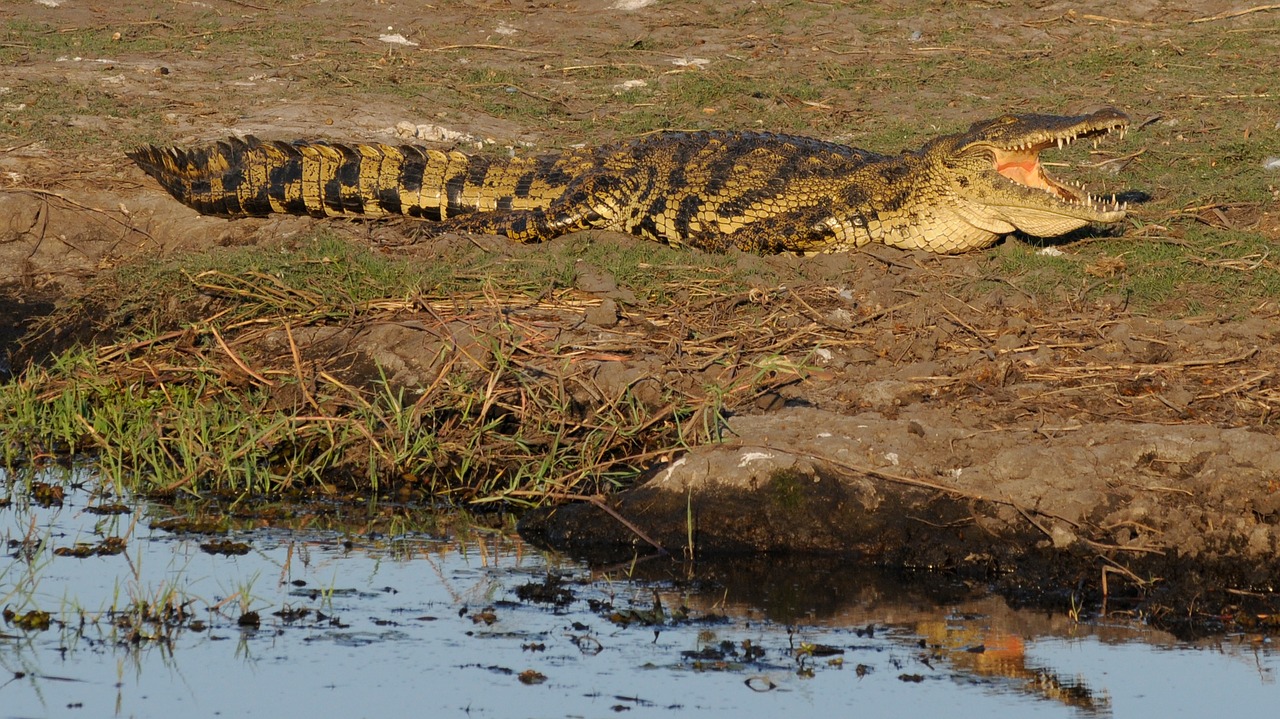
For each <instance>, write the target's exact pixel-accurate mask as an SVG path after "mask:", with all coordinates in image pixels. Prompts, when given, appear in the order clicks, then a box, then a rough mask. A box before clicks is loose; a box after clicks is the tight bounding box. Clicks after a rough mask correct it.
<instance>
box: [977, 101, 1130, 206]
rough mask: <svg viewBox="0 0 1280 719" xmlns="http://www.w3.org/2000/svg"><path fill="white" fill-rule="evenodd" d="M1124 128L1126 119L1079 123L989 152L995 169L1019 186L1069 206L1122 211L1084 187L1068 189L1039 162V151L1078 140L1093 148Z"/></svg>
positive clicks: (1122, 134)
mask: <svg viewBox="0 0 1280 719" xmlns="http://www.w3.org/2000/svg"><path fill="white" fill-rule="evenodd" d="M1127 126H1128V122H1127V121H1126V120H1125V119H1122V118H1109V121H1107V122H1101V123H1097V124H1093V123H1086V124H1082V125H1079V126H1077V127H1074V128H1072V129H1071V130H1070V131H1067V132H1065V133H1062V134H1056V135H1046V136H1044V137H1038V138H1032V139H1029V140H1027V141H1025V142H1023V143H1020V144H1015V145H1009V146H1005V147H1001V146H998V145H993V146H992V148H991V149H992V151H993V155H994V158H993V162H994V165H995V170H996V172H998V173H1000V174H1001V175H1002V176H1004V177H1006V178H1008V179H1010V180H1012V181H1013V182H1016V183H1017V184H1019V185H1022V186H1024V187H1033V188H1036V189H1038V190H1043V191H1044V192H1046V193H1048V194H1049V195H1051V196H1053V197H1054V198H1056V199H1058V200H1061V201H1062V202H1065V203H1067V204H1069V205H1076V206H1079V207H1082V208H1087V209H1090V210H1093V211H1095V212H1100V213H1107V212H1122V211H1123V210H1124V209H1125V208H1124V205H1123V204H1121V203H1119V202H1117V201H1116V199H1115V196H1112V197H1111V198H1110V199H1104V198H1102V197H1095V196H1094V195H1091V194H1089V193H1088V192H1086V191H1085V190H1084V188H1083V187H1071V186H1068V185H1065V184H1063V183H1061V182H1058V181H1057V180H1055V179H1053V178H1052V177H1050V176H1049V173H1048V172H1046V171H1045V169H1044V165H1042V164H1041V163H1040V152H1041V151H1042V150H1045V149H1048V148H1050V147H1058V148H1062V147H1066V146H1067V145H1070V144H1071V143H1073V142H1075V141H1076V140H1078V139H1081V138H1086V139H1092V140H1093V141H1094V146H1095V147H1096V146H1097V141H1098V138H1101V137H1103V136H1105V135H1108V134H1110V133H1112V132H1119V133H1120V136H1121V137H1122V138H1123V137H1124V131H1125V128H1126V127H1127Z"/></svg>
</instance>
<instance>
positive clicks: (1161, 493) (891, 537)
mask: <svg viewBox="0 0 1280 719" xmlns="http://www.w3.org/2000/svg"><path fill="white" fill-rule="evenodd" d="M728 430H729V431H728V433H727V435H728V436H731V437H732V438H733V439H732V441H729V442H726V443H724V444H720V445H712V446H704V447H698V448H694V449H693V450H691V451H689V452H687V453H685V454H684V455H682V456H681V457H679V458H677V459H675V460H673V461H671V462H670V463H668V464H665V465H664V466H662V467H660V468H658V469H657V470H655V472H654V473H653V476H652V478H651V479H650V480H649V481H648V482H646V483H644V484H642V485H640V486H638V487H636V488H635V489H633V490H631V491H629V492H625V493H622V494H620V495H618V496H615V497H613V498H612V499H611V500H610V510H611V511H604V510H602V509H601V508H600V507H599V506H597V505H592V504H584V505H578V506H569V507H561V508H558V509H556V510H554V511H549V512H540V513H534V514H532V515H530V516H528V517H527V518H526V519H525V521H524V524H523V529H522V531H524V532H525V533H526V535H527V536H529V537H530V538H533V539H535V540H536V541H539V542H542V543H544V544H549V545H551V546H554V547H557V548H561V549H567V550H571V551H575V552H584V553H598V552H600V551H602V550H615V551H616V550H625V551H636V550H645V549H648V550H653V549H656V548H659V547H660V548H661V549H663V550H665V551H669V552H673V553H677V552H681V553H685V554H691V555H694V556H706V555H707V554H711V553H736V552H806V553H808V552H821V553H832V552H834V553H844V554H849V555H851V556H856V557H859V558H861V560H862V561H864V562H867V563H873V564H877V565H881V566H888V567H897V568H919V567H930V568H945V569H949V570H956V571H961V572H978V573H992V574H994V575H1000V574H1005V573H1019V574H1022V575H1023V576H1035V575H1038V574H1044V573H1052V574H1059V573H1062V572H1071V571H1077V572H1082V573H1085V572H1087V573H1096V572H1097V571H1098V566H1099V564H1100V563H1105V564H1109V565H1114V566H1115V567H1118V568H1122V569H1118V570H1117V571H1118V572H1119V571H1123V572H1125V573H1127V574H1128V575H1131V576H1133V577H1135V578H1136V577H1141V576H1156V575H1154V574H1150V572H1155V571H1156V568H1157V567H1168V566H1171V565H1176V566H1178V568H1179V570H1178V571H1177V572H1176V573H1173V574H1163V575H1161V576H1162V579H1161V580H1160V582H1161V583H1162V589H1164V590H1167V591H1172V590H1174V589H1175V588H1178V589H1181V590H1191V589H1192V587H1190V586H1181V582H1183V581H1184V580H1186V581H1191V578H1198V577H1202V576H1205V575H1206V574H1212V575H1214V576H1222V574H1223V572H1224V571H1226V572H1227V575H1226V576H1227V577H1228V579H1231V580H1234V581H1238V582H1241V583H1256V582H1264V583H1265V582H1273V581H1274V580H1275V570H1276V567H1275V563H1274V557H1275V556H1276V553H1277V544H1276V535H1277V524H1280V516H1278V514H1280V513H1278V512H1277V510H1276V506H1277V505H1276V502H1275V501H1271V502H1267V501H1261V502H1259V501H1256V500H1251V499H1247V498H1248V497H1258V496H1263V497H1270V496H1274V493H1273V494H1271V495H1268V494H1267V493H1266V488H1267V487H1269V486H1272V485H1273V484H1274V481H1275V480H1274V478H1275V477H1277V476H1280V439H1277V438H1276V437H1275V436H1274V435H1272V434H1270V433H1265V432H1258V431H1254V430H1251V429H1247V428H1241V429H1228V430H1220V429H1217V428H1213V427H1203V426H1194V425H1182V426H1168V425H1158V424H1125V423H1098V424H1091V425H1082V426H1071V427H1064V428H1058V429H1056V430H1050V429H1049V428H1044V429H1042V430H1041V431H1030V430H1007V431H974V430H973V429H972V428H969V427H966V426H963V425H962V424H959V423H957V422H955V421H954V420H952V419H950V418H948V417H947V416H946V415H945V413H943V412H936V413H934V414H933V415H932V416H929V417H920V418H917V419H910V420H908V419H887V418H885V417H884V416H882V415H880V414H878V413H874V412H868V413H864V414H859V415H854V416H845V415H839V414H835V413H830V412H824V411H821V410H815V409H810V408H788V409H785V410H782V411H778V412H773V413H770V414H768V415H762V416H751V417H735V418H733V419H731V420H730V421H729V426H728ZM620 519H623V520H625V523H624V522H623V521H619V520H620ZM1227 567H1230V568H1236V569H1231V570H1230V571H1227V570H1225V569H1224V568H1227ZM1244 567H1248V568H1249V569H1239V568H1244ZM1237 569H1238V571H1237ZM1196 581H1198V579H1197V580H1196ZM1147 588H1150V587H1147Z"/></svg>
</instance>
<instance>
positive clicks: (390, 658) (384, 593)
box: [0, 477, 1280, 717]
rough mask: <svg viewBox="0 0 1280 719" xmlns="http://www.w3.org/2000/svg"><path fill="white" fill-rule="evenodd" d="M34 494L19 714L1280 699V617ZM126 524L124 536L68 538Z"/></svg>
mask: <svg viewBox="0 0 1280 719" xmlns="http://www.w3.org/2000/svg"><path fill="white" fill-rule="evenodd" d="M80 479H82V480H83V479H85V478H84V477H80ZM5 486H8V485H5ZM8 492H9V496H10V498H11V500H12V502H11V504H10V505H9V506H7V507H5V508H3V509H0V540H3V541H4V543H5V547H6V558H4V559H3V560H0V597H2V598H3V601H2V602H0V605H4V606H7V607H9V608H10V609H12V610H13V611H14V612H17V615H18V616H21V615H23V614H25V613H26V612H28V611H29V610H31V609H37V608H38V609H41V610H44V611H47V612H49V613H50V614H51V616H52V619H53V623H52V626H51V627H50V628H49V629H46V630H43V631H37V630H24V629H21V628H18V627H17V626H15V625H14V624H12V623H11V622H6V623H5V625H3V627H2V628H0V670H2V671H3V672H4V673H5V678H4V679H3V680H2V681H0V715H2V716H13V717H18V716H21V717H32V716H80V717H83V716H193V717H194V716H214V715H221V716H264V717H280V716H298V715H307V714H311V715H315V716H342V717H361V716H381V717H385V716H398V715H407V714H410V713H413V714H427V715H431V716H472V717H485V716H491V717H579V716H582V717H597V716H606V715H614V714H617V713H625V715H627V716H659V715H661V716H698V717H703V716H730V715H732V716H766V715H767V716H783V715H785V713H787V712H800V713H802V714H804V715H812V716H847V715H850V714H853V713H855V712H856V714H857V715H858V716H871V717H875V716H921V715H925V714H926V713H927V714H930V715H938V716H974V715H978V714H979V712H988V713H991V712H1005V713H1007V714H1009V715H1012V716H1019V717H1022V716H1103V717H1107V716H1117V717H1124V716H1166V717H1168V716H1207V715H1216V714H1219V713H1221V712H1222V711H1223V710H1224V709H1229V710H1230V711H1232V712H1233V713H1238V714H1240V715H1245V716H1250V715H1260V714H1262V713H1264V712H1270V711H1273V710H1274V708H1275V706H1276V703H1277V700H1280V689H1278V688H1277V686H1276V672H1277V669H1278V668H1280V658H1278V657H1277V652H1276V651H1275V646H1274V644H1273V643H1272V642H1271V641H1269V640H1268V639H1266V638H1263V637H1253V636H1224V637H1218V638H1216V639H1214V640H1211V641H1202V642H1198V643H1194V644H1189V643H1181V642H1177V641H1174V640H1173V639H1172V638H1171V637H1169V636H1167V635H1164V634H1162V633H1159V632H1155V631H1151V630H1147V629H1143V628H1141V627H1131V626H1116V625H1109V624H1102V623H1084V624H1080V623H1076V622H1073V621H1072V620H1071V619H1070V617H1067V616H1063V615H1055V614H1052V613H1046V612H1042V611H1041V612H1037V611H1015V610H1011V609H1009V608H1008V607H1007V606H1006V604H1005V603H1004V602H1003V601H1002V600H1000V599H999V598H994V597H982V596H980V595H978V594H977V593H976V592H975V591H974V590H973V588H971V587H965V586H963V585H958V584H951V585H945V584H944V585H942V586H938V585H937V584H936V583H934V584H930V585H925V584H922V583H921V582H919V581H918V580H911V581H905V582H904V581H903V580H902V578H894V577H886V576H883V575H875V574H868V573H860V572H857V571H856V570H854V569H852V568H850V567H846V566H842V565H840V564H834V565H833V564H830V563H824V562H818V561H808V560H797V559H790V560H789V559H775V560H765V559H760V558H756V559H745V560H741V561H738V562H734V563H719V564H707V563H699V564H698V565H696V567H693V568H691V567H690V566H688V565H679V564H675V563H670V562H667V561H666V560H662V561H642V562H639V563H636V564H634V565H626V566H619V567H613V568H608V569H600V568H595V569H591V568H588V567H587V566H585V565H583V564H580V563H577V562H574V561H571V560H567V559H565V558H562V557H558V556H554V555H548V554H544V553H542V552H540V551H537V550H535V549H533V548H531V547H530V546H528V545H526V544H524V543H523V542H521V541H520V539H519V538H518V537H515V536H514V535H513V534H512V533H511V532H510V531H509V530H491V529H484V528H480V527H470V528H460V527H458V526H456V525H455V526H446V525H444V524H441V527H442V528H441V529H438V530H434V531H414V532H409V531H398V532H395V533H391V532H387V533H373V534H369V533H367V532H364V531H357V530H352V529H347V530H346V531H339V530H334V529H301V530H299V529H295V530H282V529H271V528H257V529H242V530H239V531H235V532H232V533H230V534H229V535H228V536H227V538H229V539H233V540H235V541H238V542H243V543H246V544H248V545H249V547H250V551H249V553H248V554H245V555H243V556H223V555H212V554H209V553H207V552H205V551H203V550H202V549H201V548H200V544H201V543H205V542H208V541H209V537H208V536H207V535H184V534H170V533H168V532H165V531H162V530H159V529H152V528H150V525H151V524H152V523H153V522H154V521H156V520H157V519H159V518H162V517H165V516H169V515H172V514H176V512H173V511H172V510H169V509H166V508H163V507H152V506H148V505H145V504H136V505H134V506H132V507H131V510H132V511H131V512H130V513H128V514H122V515H115V516H99V515H94V514H90V513H88V512H87V511H86V510H85V507H86V506H87V505H89V504H101V502H100V501H91V499H90V497H89V496H88V495H87V493H85V492H77V491H69V492H68V493H67V495H66V497H65V499H64V503H63V505H62V506H61V507H56V506H53V507H45V508H42V507H39V506H35V505H33V504H31V503H29V502H28V501H27V499H26V496H27V495H26V489H25V487H24V485H23V484H21V483H15V484H14V485H13V486H12V487H10V488H9V490H8ZM2 496H5V495H4V494H0V497H2ZM351 513H354V514H359V513H360V510H351ZM295 524H296V523H295ZM357 524H359V525H360V526H362V527H367V526H372V525H371V524H370V523H368V522H362V523H357ZM105 537H121V538H123V539H124V540H125V545H124V546H125V550H124V552H123V553H121V554H118V555H115V556H91V557H87V558H76V557H71V556H59V555H56V554H55V553H54V552H55V550H56V549H57V548H60V547H62V548H66V547H72V546H74V545H75V544H76V543H77V542H84V543H90V544H95V545H96V544H98V543H100V542H101V541H102V540H103V539H104V538H105ZM548 576H553V577H563V581H562V582H561V581H555V580H553V581H548V579H547V578H548ZM522 588H523V589H522ZM537 589H541V590H543V594H544V595H547V596H543V597H533V598H530V597H529V592H530V591H533V590H537ZM522 594H524V595H525V598H524V599H522V598H521V595H522ZM557 597H558V598H559V599H561V603H560V604H559V605H557V604H556V603H554V602H551V601H535V600H536V599H555V598H557ZM655 597H657V598H658V599H659V601H660V602H661V609H660V610H656V611H655V609H654V602H655ZM171 598H172V599H173V601H172V602H168V603H169V604H171V605H173V606H185V608H186V609H187V611H188V612H189V614H190V616H188V617H186V618H185V619H182V620H181V621H179V622H175V623H174V624H173V625H171V626H169V627H168V628H164V627H162V626H160V625H156V624H154V623H146V622H143V623H137V622H135V623H134V625H133V626H135V627H138V628H139V632H133V630H131V629H130V627H129V625H128V622H126V621H124V620H122V619H121V617H125V618H128V617H132V618H134V619H136V618H137V617H138V615H137V613H136V612H129V611H123V612H121V611H119V610H125V609H127V608H128V607H129V606H130V605H133V606H134V607H137V606H140V605H141V604H149V605H164V604H166V600H168V599H171ZM112 610H117V611H116V613H114V614H113V611H112ZM281 610H292V611H293V612H294V614H295V616H282V615H280V614H277V613H279V612H281ZM302 610H306V611H305V613H303V612H302ZM245 611H256V612H258V615H259V618H260V623H259V624H258V625H257V626H256V627H254V626H247V627H242V626H240V624H239V622H240V619H241V616H242V615H243V614H244V613H245ZM761 650H762V654H761V653H760V652H761ZM526 672H536V674H525V673H526ZM526 682H527V683H526Z"/></svg>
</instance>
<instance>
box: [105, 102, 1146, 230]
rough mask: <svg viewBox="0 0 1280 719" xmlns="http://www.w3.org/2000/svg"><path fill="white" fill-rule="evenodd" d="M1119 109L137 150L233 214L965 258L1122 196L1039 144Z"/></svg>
mask: <svg viewBox="0 0 1280 719" xmlns="http://www.w3.org/2000/svg"><path fill="white" fill-rule="evenodd" d="M1128 124H1129V118H1128V117H1127V116H1126V115H1125V114H1124V113H1123V112H1121V111H1120V110H1117V109H1115V108H1103V109H1101V110H1098V111H1096V112H1093V113H1090V114H1086V115H1076V116H1060V115H1039V114H1020V115H1015V114H1008V115H1003V116H1001V117H997V118H995V119H993V120H986V121H983V122H977V123H974V124H973V125H972V126H971V127H970V128H969V129H968V130H966V131H965V132H960V133H956V134H951V135H943V136H940V137H936V138H934V139H932V140H930V141H928V142H926V143H925V144H924V145H923V146H922V147H921V148H920V149H918V150H908V151H904V152H902V153H900V154H897V155H882V154H878V153H875V152H870V151H868V150H862V149H858V148H855V147H850V146H847V145H842V144H837V143H833V142H824V141H821V140H817V139H812V138H807V137H799V136H791V135H780V134H773V133H768V132H738V131H698V132H680V131H663V132H658V133H653V134H650V135H645V136H642V137H639V138H637V139H632V140H627V141H622V142H618V143H614V144H607V145H601V146H598V147H588V148H580V149H569V150H565V151H563V152H559V153H551V154H542V155H530V156H512V157H500V156H493V155H485V154H475V155H467V154H464V153H462V152H459V151H456V150H455V151H443V150H438V149H434V148H429V147H423V146H417V145H390V144H348V143H339V142H327V141H321V140H317V141H294V142H284V141H273V140H259V139H257V138H254V137H252V136H249V137H245V138H236V137H231V138H228V139H226V140H222V141H219V142H217V143H215V144H211V145H206V146H203V147H197V148H194V149H182V148H177V147H167V148H161V147H156V146H153V145H152V146H145V147H140V148H138V149H136V150H134V151H132V152H129V153H128V155H129V157H130V158H132V159H133V160H134V161H135V162H136V163H137V164H138V165H139V166H140V167H141V168H142V169H143V170H144V171H146V172H147V173H148V174H149V175H151V176H152V177H154V178H155V179H156V180H157V181H159V183H160V184H161V185H162V186H163V187H164V188H165V189H166V190H168V192H169V193H170V194H172V195H173V196H174V197H175V198H177V199H178V200H179V201H181V202H183V203H184V204H187V205H189V206H191V207H193V208H195V209H196V210H197V211H199V212H201V213H204V214H209V215H221V216H227V217H247V216H262V215H266V214H269V213H291V214H301V215H312V216H317V217H334V216H382V215H397V214H401V215H408V216H412V217H417V218H423V219H426V220H433V221H435V222H436V223H437V224H435V225H432V226H430V229H428V230H427V231H426V234H439V233H441V232H446V231H451V232H468V233H478V234H495V235H505V236H507V237H509V238H511V239H513V240H516V241H519V242H529V243H532V242H542V241H545V240H549V239H551V238H554V237H557V236H559V235H562V234H565V233H568V232H573V231H577V230H585V229H591V228H596V229H612V230H620V231H622V232H627V233H631V234H634V235H638V236H641V237H645V238H649V239H653V240H657V241H660V242H665V243H668V244H670V245H673V246H688V247H695V248H699V249H702V250H707V251H712V252H722V251H725V250H728V249H730V248H733V247H737V248H739V249H741V250H745V251H750V252H758V253H761V254H772V253H781V252H793V253H798V254H814V253H823V252H841V251H847V250H852V249H855V248H859V247H863V246H865V245H867V244H869V243H873V242H881V243H884V244H886V245H892V246H895V247H900V248H904V249H921V250H928V251H931V252H938V253H946V254H954V253H960V252H966V251H970V250H977V249H982V248H985V247H988V246H990V245H991V244H993V243H994V242H995V241H996V240H997V239H998V238H1000V237H1001V236H1003V235H1005V234H1008V233H1011V232H1013V231H1014V230H1020V231H1022V232H1024V233H1026V234H1029V235H1037V236H1043V237H1051V236H1056V235H1062V234H1065V233H1067V232H1071V231H1073V230H1076V229H1079V228H1081V227H1084V226H1086V225H1088V224H1090V223H1114V222H1119V221H1120V220H1122V219H1123V218H1124V216H1125V211H1126V209H1127V208H1126V207H1125V206H1124V205H1123V204H1121V203H1118V202H1116V200H1115V197H1114V196H1113V197H1111V198H1110V199H1109V200H1104V199H1102V198H1098V197H1094V196H1093V195H1090V194H1088V193H1087V192H1085V191H1084V190H1083V188H1080V187H1076V186H1071V185H1068V184H1063V183H1061V182H1058V181H1057V180H1055V179H1053V178H1052V177H1050V175H1049V173H1048V172H1046V171H1045V168H1044V166H1043V165H1042V164H1041V163H1040V152H1041V151H1042V150H1045V149H1047V148H1051V147H1058V148H1061V147H1063V146H1064V145H1066V144H1069V143H1071V142H1073V141H1075V140H1078V139H1092V140H1093V141H1094V142H1095V144H1096V142H1097V139H1098V138H1099V137H1101V136H1104V135H1106V134H1108V133H1110V132H1113V131H1118V132H1119V133H1120V134H1121V135H1123V133H1124V130H1125V128H1126V127H1127V126H1128Z"/></svg>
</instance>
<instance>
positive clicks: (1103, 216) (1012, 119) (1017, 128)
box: [925, 108, 1129, 241]
mask: <svg viewBox="0 0 1280 719" xmlns="http://www.w3.org/2000/svg"><path fill="white" fill-rule="evenodd" d="M1128 124H1129V118H1128V116H1126V115H1125V114H1124V113H1123V112H1120V111H1119V110H1116V109H1114V108H1106V109H1103V110H1099V111H1097V112H1094V113H1091V114H1089V115H1080V116H1075V117H1059V116H1053V115H1006V116H1004V117H1000V118H997V119H995V120H990V121H987V122H983V123H978V124H975V125H974V126H973V127H971V128H970V129H969V131H968V132H965V133H963V134H960V135H952V136H949V137H946V138H939V140H938V141H936V142H935V143H931V144H930V145H929V146H927V147H926V148H925V153H926V154H929V153H931V152H943V153H945V155H946V156H944V157H941V158H939V159H940V160H941V164H942V165H944V166H946V167H947V168H948V170H949V171H951V172H952V173H954V177H953V178H952V183H951V185H952V187H951V191H952V195H953V201H954V205H953V207H952V208H951V209H952V210H953V212H954V213H955V214H956V215H957V216H958V217H959V218H960V219H962V220H963V221H964V222H965V223H967V224H969V225H970V226H971V228H972V231H973V232H974V233H977V232H984V233H992V234H993V235H999V234H1004V233H1007V232H1011V231H1013V230H1014V229H1015V228H1016V229H1018V230H1022V231H1023V232H1026V233H1028V234H1031V235H1038V236H1042V237H1048V236H1054V235H1061V234H1064V233H1066V232H1070V231H1072V230H1075V229H1078V228H1080V227H1084V226H1085V225H1087V224H1089V223H1094V222H1096V223H1111V222H1119V221H1120V220H1122V219H1124V216H1125V206H1124V205H1122V204H1120V203H1118V202H1116V201H1115V200H1114V199H1112V200H1111V201H1104V200H1103V199H1101V198H1097V197H1094V196H1092V195H1089V194H1088V193H1086V192H1084V191H1083V190H1081V189H1077V188H1073V187H1070V186H1068V185H1065V184H1062V183H1060V182H1058V181H1057V180H1055V179H1054V178H1053V177H1051V176H1050V175H1049V174H1048V173H1047V172H1046V171H1045V168H1044V166H1043V165H1042V164H1041V163H1040V152H1041V151H1042V150H1045V149H1047V148H1051V147H1063V146H1065V145H1068V144H1070V143H1072V142H1074V141H1076V140H1078V139H1081V138H1087V139H1094V140H1095V142H1096V139H1097V138H1100V137H1102V136H1104V135H1107V134H1109V133H1111V132H1116V131H1118V132H1120V133H1121V135H1122V136H1123V133H1124V131H1125V128H1126V127H1127V126H1128ZM948 145H949V147H948ZM991 239H992V241H994V239H995V237H994V236H993V237H992V238H991Z"/></svg>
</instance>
